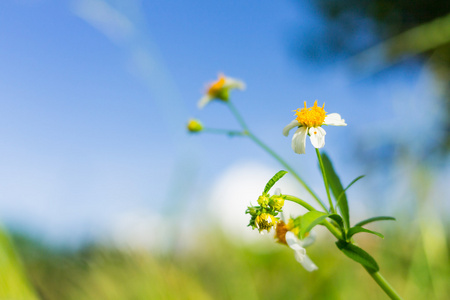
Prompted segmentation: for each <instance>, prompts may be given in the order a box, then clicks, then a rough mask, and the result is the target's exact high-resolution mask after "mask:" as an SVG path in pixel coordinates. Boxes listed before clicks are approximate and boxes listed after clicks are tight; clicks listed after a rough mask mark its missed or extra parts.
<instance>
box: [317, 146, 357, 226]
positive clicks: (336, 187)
mask: <svg viewBox="0 0 450 300" xmlns="http://www.w3.org/2000/svg"><path fill="white" fill-rule="evenodd" d="M321 156H322V162H323V166H324V168H325V173H326V175H327V179H328V184H329V186H330V188H331V192H332V193H333V196H334V199H336V201H337V199H338V198H340V201H339V203H338V206H339V209H340V211H341V213H342V217H343V219H344V226H345V228H349V227H350V212H349V210H348V202H347V196H346V195H345V191H344V188H343V187H342V183H341V180H340V179H339V176H338V175H337V174H336V172H335V171H334V168H333V164H332V163H331V160H330V158H329V157H328V155H327V154H326V153H325V152H323V153H322V154H321ZM341 194H342V195H341Z"/></svg>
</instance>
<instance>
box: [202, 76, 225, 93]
mask: <svg viewBox="0 0 450 300" xmlns="http://www.w3.org/2000/svg"><path fill="white" fill-rule="evenodd" d="M224 85H225V76H224V75H223V74H220V75H219V78H218V79H217V81H215V82H213V83H212V84H211V85H210V86H209V87H208V90H207V91H206V92H207V93H208V95H210V96H211V97H215V96H216V95H217V94H219V92H220V90H222V89H223V86H224Z"/></svg>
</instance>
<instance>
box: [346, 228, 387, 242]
mask: <svg viewBox="0 0 450 300" xmlns="http://www.w3.org/2000/svg"><path fill="white" fill-rule="evenodd" d="M360 232H366V233H371V234H375V235H376V236H379V237H380V238H382V239H384V235H382V234H381V233H379V232H376V231H372V230H369V229H366V228H363V227H361V226H355V227H352V228H350V229H349V231H348V232H347V237H348V238H349V239H350V238H351V237H352V236H353V235H355V234H357V233H360Z"/></svg>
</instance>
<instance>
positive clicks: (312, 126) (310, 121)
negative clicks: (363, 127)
mask: <svg viewBox="0 0 450 300" xmlns="http://www.w3.org/2000/svg"><path fill="white" fill-rule="evenodd" d="M324 106H325V104H324V105H323V106H322V107H318V106H317V100H316V101H315V102H314V106H312V107H309V108H308V107H306V101H305V107H304V108H302V109H297V110H295V114H296V116H297V118H296V119H295V120H293V121H292V122H291V123H289V124H288V125H287V126H286V127H284V129H283V135H284V136H288V135H289V131H290V130H291V129H293V128H294V127H298V129H297V130H296V131H295V133H294V136H293V137H292V149H293V150H294V152H295V153H298V154H304V153H305V142H306V136H307V135H309V138H310V140H311V144H312V145H313V146H314V148H322V147H323V146H325V135H326V134H327V133H326V132H325V130H324V129H323V128H322V127H321V126H322V125H332V126H347V124H346V123H345V120H344V119H342V118H341V116H340V115H339V114H337V113H332V114H329V115H327V114H326V112H325V110H324V109H323V107H324Z"/></svg>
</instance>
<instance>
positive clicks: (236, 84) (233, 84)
mask: <svg viewBox="0 0 450 300" xmlns="http://www.w3.org/2000/svg"><path fill="white" fill-rule="evenodd" d="M223 87H224V88H230V89H238V90H245V83H244V82H243V81H242V80H239V79H234V78H231V77H225V83H224V85H223Z"/></svg>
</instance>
